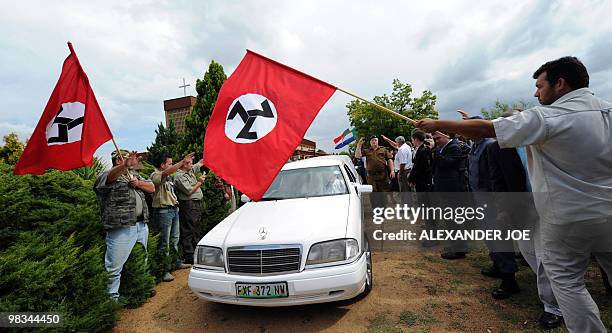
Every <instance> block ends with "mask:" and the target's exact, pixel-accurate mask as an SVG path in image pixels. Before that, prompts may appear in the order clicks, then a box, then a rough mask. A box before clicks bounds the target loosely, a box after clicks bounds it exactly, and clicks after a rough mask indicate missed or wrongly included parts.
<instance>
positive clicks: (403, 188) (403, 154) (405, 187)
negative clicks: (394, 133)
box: [381, 135, 412, 192]
mask: <svg viewBox="0 0 612 333" xmlns="http://www.w3.org/2000/svg"><path fill="white" fill-rule="evenodd" d="M381 136H382V138H383V139H384V140H385V141H387V142H388V143H389V144H390V145H391V147H393V148H394V149H396V150H397V152H396V153H395V158H394V159H393V168H394V170H395V174H396V175H397V182H398V185H399V191H400V192H409V191H410V185H409V183H408V175H409V174H410V170H411V169H412V147H410V146H409V145H408V144H406V139H405V138H404V137H403V136H401V135H400V136H398V137H397V138H395V141H392V140H391V139H389V138H387V137H386V136H384V135H381ZM402 164H403V166H402Z"/></svg>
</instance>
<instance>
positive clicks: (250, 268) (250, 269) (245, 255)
mask: <svg viewBox="0 0 612 333" xmlns="http://www.w3.org/2000/svg"><path fill="white" fill-rule="evenodd" d="M300 258H301V253H300V248H299V247H287V248H274V249H243V248H240V249H232V248H229V249H228V250H227V262H228V266H229V272H230V273H243V274H255V275H264V274H275V273H288V272H297V271H298V270H299V269H300Z"/></svg>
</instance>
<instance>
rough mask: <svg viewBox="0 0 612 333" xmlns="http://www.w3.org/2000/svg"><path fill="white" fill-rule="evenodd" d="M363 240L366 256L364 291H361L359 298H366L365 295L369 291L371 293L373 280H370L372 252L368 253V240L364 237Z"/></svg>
mask: <svg viewBox="0 0 612 333" xmlns="http://www.w3.org/2000/svg"><path fill="white" fill-rule="evenodd" d="M364 238H365V253H364V254H365V256H366V283H365V289H364V290H363V293H361V296H366V295H367V294H369V293H370V291H372V284H373V280H372V276H373V274H372V252H371V251H370V244H369V243H368V239H367V238H366V237H364Z"/></svg>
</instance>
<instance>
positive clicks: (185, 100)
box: [164, 96, 196, 111]
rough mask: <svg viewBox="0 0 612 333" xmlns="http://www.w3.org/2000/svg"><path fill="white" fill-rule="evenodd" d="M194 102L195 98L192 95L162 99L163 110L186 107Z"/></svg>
mask: <svg viewBox="0 0 612 333" xmlns="http://www.w3.org/2000/svg"><path fill="white" fill-rule="evenodd" d="M195 103H196V98H195V97H193V96H185V97H178V98H173V99H167V100H165V101H164V111H170V110H176V109H183V108H188V107H191V106H193V105H195Z"/></svg>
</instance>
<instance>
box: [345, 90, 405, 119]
mask: <svg viewBox="0 0 612 333" xmlns="http://www.w3.org/2000/svg"><path fill="white" fill-rule="evenodd" d="M336 89H337V90H338V91H341V92H343V93H345V94H347V95H350V96H353V97H355V98H357V99H359V100H362V101H364V102H366V103H368V104H370V105H372V106H375V107H377V108H379V109H381V110H383V111H386V112H389V113H391V114H393V115H396V116H398V117H400V118H402V119H404V120H406V121H409V122H411V123H412V124H415V123H416V121H414V120H412V119H410V118H408V117H406V116H404V115H403V114H399V113H397V112H395V111H393V110H391V109H389V108H386V107H384V106H382V105H379V104H376V103H374V102H370V101H368V100H367V99H365V98H363V97H360V96H357V95H355V94H353V93H352V92H349V91H346V90H344V89H342V88H339V87H336Z"/></svg>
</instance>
